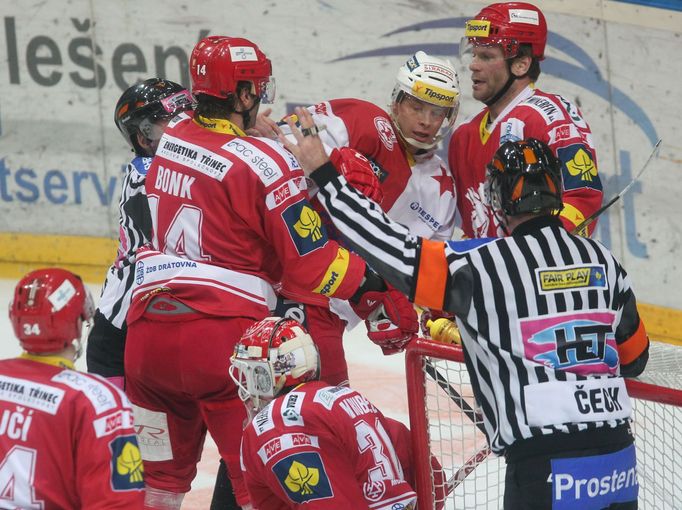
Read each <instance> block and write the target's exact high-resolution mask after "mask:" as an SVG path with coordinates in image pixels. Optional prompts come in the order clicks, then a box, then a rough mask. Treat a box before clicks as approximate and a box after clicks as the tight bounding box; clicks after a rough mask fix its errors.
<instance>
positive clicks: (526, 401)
mask: <svg viewBox="0 0 682 510" xmlns="http://www.w3.org/2000/svg"><path fill="white" fill-rule="evenodd" d="M311 177H312V178H313V180H314V181H315V182H316V183H317V185H318V186H319V187H320V192H319V195H318V197H319V198H320V201H321V203H322V204H323V205H324V207H325V208H326V209H327V211H328V212H329V214H330V215H331V217H332V218H333V220H334V224H335V225H336V226H337V227H338V228H339V230H340V231H341V233H342V234H343V235H344V236H345V237H346V238H347V239H348V240H349V241H350V243H351V244H352V246H353V247H354V248H355V250H356V251H357V252H358V254H360V255H361V256H362V257H363V258H364V259H365V260H366V261H367V263H368V264H369V265H370V266H372V267H373V268H374V269H375V270H376V271H377V272H379V274H381V275H382V276H383V277H384V278H385V279H386V280H387V281H389V282H390V283H391V284H393V285H394V286H395V287H396V288H398V289H399V290H401V291H402V292H404V293H405V294H406V295H407V296H408V297H409V298H410V300H411V301H413V302H415V303H416V304H418V305H422V306H428V307H430V308H435V309H441V310H447V311H450V312H453V313H455V314H456V315H457V324H458V326H459V328H460V333H461V335H462V339H463V344H464V350H465V355H466V362H467V368H468V371H469V375H470V378H471V383H472V387H473V389H474V394H475V396H476V399H477V402H478V404H479V406H480V408H481V409H482V411H483V415H484V426H485V430H486V434H487V437H488V441H489V443H490V446H491V448H492V450H493V451H495V452H497V453H502V452H504V451H505V449H506V448H507V447H509V446H510V445H511V444H513V443H514V442H515V441H518V440H522V439H530V438H533V437H538V436H547V435H550V434H556V433H573V432H578V431H583V430H589V429H596V428H598V427H617V426H618V425H621V424H623V423H625V422H627V421H628V420H629V417H630V414H631V405H630V402H629V399H628V396H627V391H626V389H625V384H624V381H623V379H622V377H620V376H621V375H637V374H638V373H639V372H641V370H642V369H643V367H644V364H645V363H646V359H647V349H648V338H647V336H646V333H645V331H644V328H643V325H642V323H641V321H640V320H639V315H638V314H637V308H636V302H635V298H634V295H633V293H632V291H631V289H630V281H629V279H628V277H627V274H626V272H625V270H624V269H623V268H622V267H621V265H620V264H619V263H618V262H617V261H616V259H615V258H614V257H613V255H611V253H610V252H609V251H608V250H607V249H606V248H605V247H604V246H602V245H601V244H600V243H598V242H597V241H594V240H591V239H586V238H583V237H577V236H573V235H571V234H569V233H568V232H567V231H566V230H565V229H564V228H563V227H562V226H561V223H560V221H559V219H558V218H557V217H553V216H538V217H535V218H533V219H531V220H529V221H526V222H525V223H523V224H522V225H520V226H519V227H517V228H516V229H515V231H514V233H513V235H512V236H510V237H506V238H499V239H492V238H490V239H476V240H468V241H448V242H440V241H430V240H428V239H424V238H417V237H415V236H413V235H411V234H410V233H409V231H408V230H407V229H406V228H405V227H404V226H402V225H400V224H398V223H395V222H393V221H391V220H390V219H389V218H388V217H387V216H386V215H385V214H383V213H382V211H381V209H380V207H379V206H378V205H376V204H374V203H373V202H371V201H369V200H367V199H366V198H365V197H364V196H362V195H361V194H360V193H358V192H356V191H355V190H354V189H353V188H352V187H350V186H348V185H347V183H346V181H345V179H344V178H343V177H341V176H339V175H338V173H337V172H336V170H335V169H334V167H333V166H332V165H331V164H330V163H328V164H325V165H323V166H322V167H321V168H319V169H318V170H316V171H315V172H313V174H312V175H311Z"/></svg>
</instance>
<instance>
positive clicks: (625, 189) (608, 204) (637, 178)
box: [571, 138, 663, 234]
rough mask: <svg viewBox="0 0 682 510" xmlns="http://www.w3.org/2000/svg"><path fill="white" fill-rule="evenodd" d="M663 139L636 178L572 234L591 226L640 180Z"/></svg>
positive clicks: (652, 151) (657, 143)
mask: <svg viewBox="0 0 682 510" xmlns="http://www.w3.org/2000/svg"><path fill="white" fill-rule="evenodd" d="M662 141H663V139H662V138H659V139H658V141H657V142H656V144H655V145H654V148H653V149H652V150H651V154H649V157H648V158H647V160H646V161H645V162H644V166H642V168H641V169H640V170H639V172H637V175H635V177H634V179H632V180H631V181H630V182H629V183H628V185H627V186H625V187H624V188H623V189H622V190H621V192H620V193H618V194H617V195H616V196H614V197H613V198H611V200H609V201H608V202H607V203H606V204H605V205H602V206H601V207H600V208H599V209H597V211H595V212H594V213H592V214H591V215H590V216H588V217H587V218H585V219H584V220H583V221H582V222H581V223H580V225H578V226H577V227H575V228H574V229H573V230H571V234H577V233H578V232H582V231H583V229H585V228H587V227H589V226H590V225H591V224H592V223H593V222H594V220H596V219H597V218H598V217H599V216H600V215H601V214H602V213H603V212H604V211H606V210H607V209H608V208H609V207H611V206H612V205H613V204H615V203H616V202H617V201H618V199H619V198H620V197H622V196H623V195H625V194H626V193H627V192H628V191H629V190H630V188H632V186H633V185H634V184H635V183H636V182H637V181H638V180H639V178H640V177H641V176H642V174H643V173H644V170H646V168H647V167H648V166H649V163H650V162H651V160H652V159H654V156H655V155H656V154H657V153H658V149H659V147H660V146H661V142H662Z"/></svg>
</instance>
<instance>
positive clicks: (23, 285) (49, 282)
mask: <svg viewBox="0 0 682 510" xmlns="http://www.w3.org/2000/svg"><path fill="white" fill-rule="evenodd" d="M94 313H95V306H94V303H93V300H92V296H91V295H90V292H89V291H88V290H87V289H86V288H85V286H84V285H83V282H82V280H81V279H80V277H79V276H77V275H75V274H73V273H72V272H71V271H67V270H65V269H59V268H48V269H37V270H36V271H32V272H30V273H28V274H27V275H26V276H24V277H23V278H22V279H21V280H19V283H17V286H16V288H15V289H14V299H13V300H12V303H11V304H10V308H9V318H10V321H11V323H12V327H13V328H14V334H15V335H16V336H17V338H18V339H19V343H20V344H21V347H22V348H23V349H24V350H25V351H27V352H31V353H38V354H40V353H50V352H58V351H61V350H62V349H64V348H65V347H66V346H67V345H69V344H70V343H71V342H73V341H74V340H76V341H77V342H78V343H79V344H80V339H81V333H82V327H83V323H84V322H88V321H90V320H91V319H92V317H93V316H94ZM79 346H80V345H77V350H78V348H79Z"/></svg>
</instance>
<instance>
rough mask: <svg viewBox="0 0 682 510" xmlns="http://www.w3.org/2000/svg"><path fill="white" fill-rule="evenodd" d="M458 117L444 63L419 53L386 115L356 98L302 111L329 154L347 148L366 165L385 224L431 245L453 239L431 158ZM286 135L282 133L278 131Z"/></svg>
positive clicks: (446, 191) (454, 80) (442, 178)
mask: <svg viewBox="0 0 682 510" xmlns="http://www.w3.org/2000/svg"><path fill="white" fill-rule="evenodd" d="M458 110H459V80H458V77H457V73H456V71H455V69H454V67H453V66H452V64H451V63H450V61H449V60H447V59H442V58H438V57H435V56H432V55H428V54H427V53H425V52H423V51H418V52H416V53H415V54H414V55H412V56H411V57H410V58H409V59H408V60H407V62H405V64H403V65H402V66H401V67H400V69H399V70H398V73H397V76H396V81H395V85H394V88H393V93H392V94H391V103H390V105H389V108H388V112H387V111H385V110H384V109H382V108H380V107H378V106H377V105H375V104H372V103H370V102H367V101H364V100H362V99H331V100H329V101H324V102H321V103H318V104H316V105H313V106H310V107H308V111H310V113H311V114H312V116H313V119H314V120H315V124H316V125H318V126H324V130H322V131H321V132H320V133H319V136H320V138H321V139H322V142H323V143H324V144H325V148H326V150H327V152H328V153H330V152H331V151H332V149H334V148H340V147H351V148H352V149H355V150H356V151H358V152H359V153H360V154H362V155H363V156H365V157H366V158H368V159H369V160H370V162H371V163H372V166H373V168H374V171H375V173H376V175H377V177H378V178H379V182H380V188H381V191H382V193H383V199H382V200H381V204H380V205H381V208H382V209H383V210H384V212H386V214H388V215H389V216H390V217H391V219H393V220H394V221H397V222H399V223H402V224H404V225H407V226H408V227H409V228H410V230H411V231H412V232H414V233H416V234H418V235H421V236H424V237H427V238H429V239H439V240H448V239H451V238H452V235H453V230H454V225H455V209H456V198H457V197H456V195H455V187H454V181H453V179H452V177H451V176H450V173H449V172H448V171H447V168H446V166H445V163H444V162H443V160H442V159H441V158H440V157H439V156H438V155H437V154H436V153H435V150H436V148H437V146H438V143H439V142H440V141H441V140H442V139H443V138H444V137H445V136H446V135H447V134H448V132H449V131H450V130H451V129H452V126H453V125H454V123H455V119H456V118H457V112H458ZM282 129H284V130H285V132H286V129H287V128H286V126H282Z"/></svg>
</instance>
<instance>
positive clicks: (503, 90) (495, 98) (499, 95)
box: [483, 58, 528, 108]
mask: <svg viewBox="0 0 682 510" xmlns="http://www.w3.org/2000/svg"><path fill="white" fill-rule="evenodd" d="M513 60H514V59H513V58H510V59H508V60H507V69H508V70H509V78H508V79H507V82H506V83H505V84H504V85H503V86H502V88H501V89H500V90H499V91H498V92H497V94H495V95H494V96H493V97H491V98H490V99H488V100H487V101H483V104H485V105H486V106H487V107H488V108H490V107H491V106H492V105H494V104H495V103H497V102H498V101H499V100H500V99H502V96H504V95H505V94H506V93H507V91H508V90H509V89H510V88H511V86H512V85H513V84H514V82H515V81H516V80H520V79H522V78H525V77H526V76H528V73H524V74H522V75H521V76H516V75H515V74H514V73H512V70H511V66H512V61H513Z"/></svg>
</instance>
